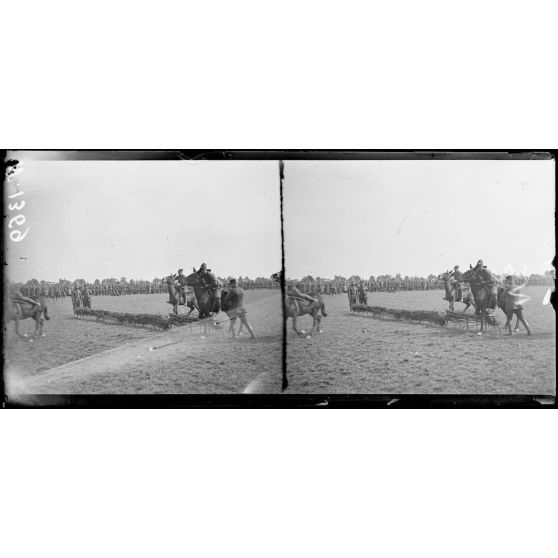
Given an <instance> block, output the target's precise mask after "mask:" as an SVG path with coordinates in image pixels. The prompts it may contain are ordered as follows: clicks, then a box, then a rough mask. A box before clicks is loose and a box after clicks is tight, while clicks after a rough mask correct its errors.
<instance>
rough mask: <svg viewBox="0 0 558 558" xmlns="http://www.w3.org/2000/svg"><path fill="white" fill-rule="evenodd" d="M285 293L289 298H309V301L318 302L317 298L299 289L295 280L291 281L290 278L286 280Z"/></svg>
mask: <svg viewBox="0 0 558 558" xmlns="http://www.w3.org/2000/svg"><path fill="white" fill-rule="evenodd" d="M285 294H286V295H287V296H288V297H289V298H294V299H297V298H300V299H303V300H307V301H308V302H318V301H317V300H316V299H315V298H313V297H311V296H310V295H307V294H306V293H303V292H301V291H300V290H299V289H297V287H296V285H295V283H294V281H290V280H289V281H286V282H285Z"/></svg>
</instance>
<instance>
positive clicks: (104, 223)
mask: <svg viewBox="0 0 558 558" xmlns="http://www.w3.org/2000/svg"><path fill="white" fill-rule="evenodd" d="M11 156H15V157H16V158H18V159H19V160H20V161H21V162H20V166H21V167H22V168H23V172H22V173H21V174H19V175H18V176H17V177H15V178H14V179H13V180H12V181H11V183H10V184H9V185H8V191H7V192H5V193H6V194H10V193H13V192H15V190H14V188H15V184H16V183H17V184H19V186H18V189H19V190H20V191H23V193H24V194H23V195H22V196H20V197H18V198H13V199H12V200H8V201H10V202H12V201H18V200H21V199H23V200H25V202H26V203H25V206H24V207H23V208H22V210H21V211H15V210H14V211H9V212H8V219H11V218H13V217H14V216H15V215H17V214H19V213H21V214H23V215H24V216H25V219H26V223H25V224H24V226H22V227H21V229H22V231H23V230H24V229H25V228H26V227H29V232H28V234H27V236H26V237H25V238H24V239H23V240H22V241H21V242H13V241H11V240H10V238H9V236H8V237H7V238H6V242H5V246H6V249H7V258H6V261H7V262H8V277H9V279H10V280H11V281H16V282H25V281H27V280H29V279H32V278H35V279H38V280H45V281H58V280H59V279H61V278H64V279H69V280H74V279H78V278H79V279H85V280H86V281H93V280H95V279H103V278H107V277H116V278H118V279H119V278H120V277H126V278H127V279H130V278H133V279H147V280H150V281H151V280H152V279H154V278H155V277H159V278H160V277H162V276H164V275H168V274H169V273H171V272H174V273H175V272H176V271H177V269H178V268H180V267H182V268H184V270H185V272H186V273H188V272H189V271H190V270H191V269H192V267H193V266H196V268H197V267H198V266H199V265H200V264H201V263H202V262H206V263H207V265H208V267H209V268H211V269H212V270H213V271H214V272H215V273H216V274H217V275H218V276H221V277H227V276H229V275H231V276H234V277H238V276H240V275H242V276H243V277H244V276H249V277H251V278H255V277H257V276H262V277H269V276H270V275H271V274H272V273H274V272H276V271H278V270H279V269H280V268H281V223H280V213H279V208H280V197H279V178H278V170H277V169H278V166H277V163H276V162H274V161H261V162H260V161H37V160H35V161H33V160H31V159H30V158H29V156H27V157H26V156H25V154H24V153H19V154H18V153H17V152H13V153H11ZM16 228H17V227H16ZM6 230H7V228H6Z"/></svg>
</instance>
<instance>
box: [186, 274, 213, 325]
mask: <svg viewBox="0 0 558 558" xmlns="http://www.w3.org/2000/svg"><path fill="white" fill-rule="evenodd" d="M183 281H184V283H185V284H186V285H188V286H190V287H192V288H193V289H194V294H195V296H196V301H197V305H198V315H199V318H200V320H205V318H209V317H211V316H213V315H214V314H218V313H219V312H220V311H221V285H220V284H219V287H218V288H217V289H211V288H209V287H207V286H205V285H204V283H203V282H202V280H201V278H200V276H199V275H198V273H197V272H195V271H194V273H191V274H190V275H188V276H187V277H185V278H184V279H183ZM213 327H215V328H220V327H221V326H219V325H218V324H217V321H216V320H215V319H213ZM207 333H208V323H207V320H205V321H204V335H206V334H207Z"/></svg>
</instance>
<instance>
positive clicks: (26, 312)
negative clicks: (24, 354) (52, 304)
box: [6, 297, 50, 341]
mask: <svg viewBox="0 0 558 558" xmlns="http://www.w3.org/2000/svg"><path fill="white" fill-rule="evenodd" d="M31 298H33V300H36V301H37V302H38V303H39V304H40V306H39V307H37V306H31V304H28V303H26V302H19V301H17V300H13V299H8V300H7V304H6V317H7V322H6V323H7V324H9V323H10V322H11V321H12V320H13V321H14V322H15V332H16V334H17V335H18V337H20V338H21V339H27V336H26V335H25V334H23V335H22V334H21V333H19V321H20V320H25V319H27V318H33V319H34V320H35V331H34V333H33V336H32V338H31V339H29V341H33V339H34V338H35V337H37V335H39V336H40V337H44V336H45V334H44V333H43V324H44V321H45V320H50V316H49V315H48V308H47V305H46V304H45V301H44V299H43V298H42V297H31ZM43 315H44V319H43Z"/></svg>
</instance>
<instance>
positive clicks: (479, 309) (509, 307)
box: [461, 269, 532, 335]
mask: <svg viewBox="0 0 558 558" xmlns="http://www.w3.org/2000/svg"><path fill="white" fill-rule="evenodd" d="M461 279H462V281H466V282H467V283H469V284H470V285H471V291H472V293H473V297H474V300H475V305H476V311H475V314H477V315H479V316H480V317H481V331H483V329H484V324H485V322H486V323H488V324H490V325H494V323H495V322H494V318H492V317H491V316H490V315H489V314H487V309H488V307H489V303H490V289H489V288H488V285H487V284H486V282H484V281H481V280H479V279H477V276H476V273H475V270H474V269H469V270H467V271H466V272H465V273H464V274H463V275H462V276H461ZM514 290H515V291H517V290H519V289H514ZM520 298H522V296H521V295H519V294H516V293H514V292H513V291H512V292H507V291H506V289H504V288H503V287H498V307H499V308H500V309H501V310H502V311H503V312H504V314H505V315H506V325H505V327H506V328H507V329H508V335H511V334H512V320H513V316H514V314H515V316H516V318H517V319H516V322H515V331H518V330H519V322H521V323H522V324H523V326H524V327H525V329H526V330H527V335H531V334H532V332H531V328H530V327H529V324H528V323H527V320H526V319H525V317H524V316H523V307H522V306H521V304H519V300H520Z"/></svg>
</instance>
